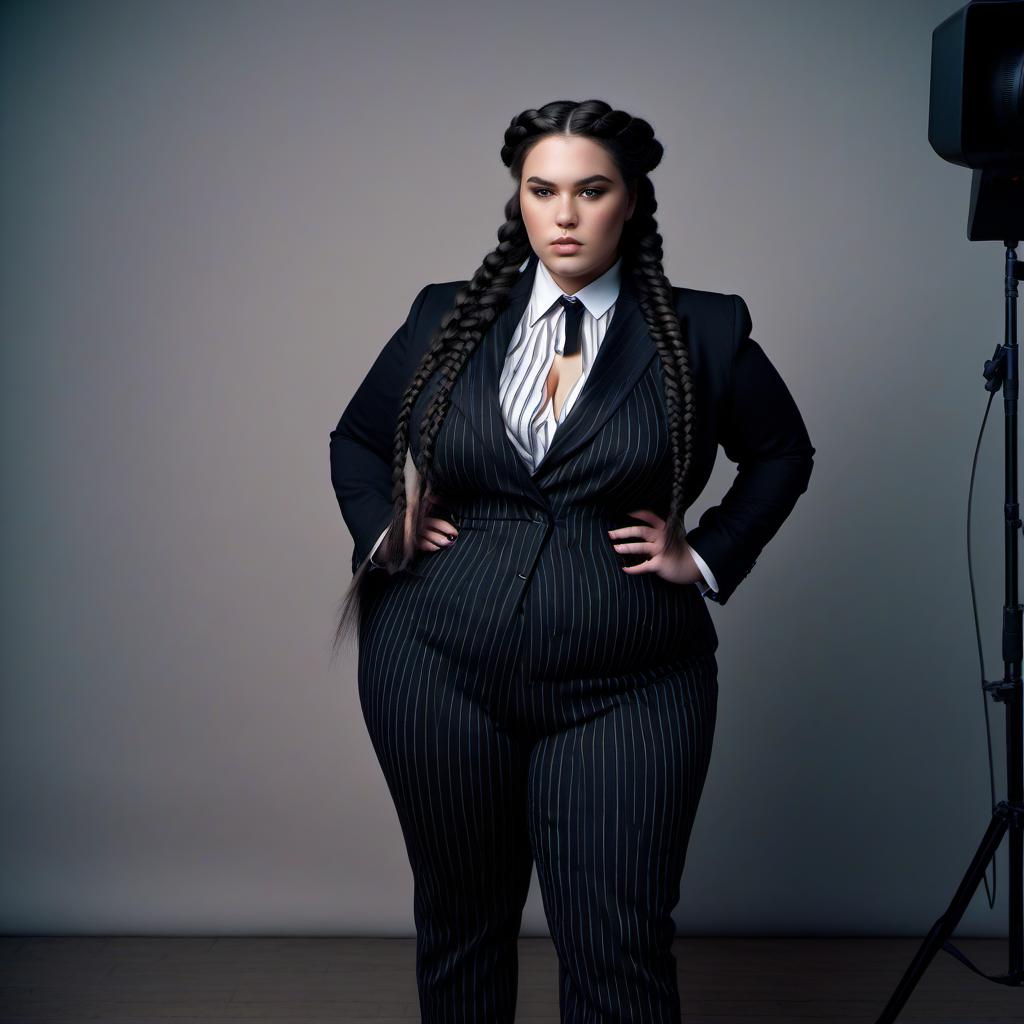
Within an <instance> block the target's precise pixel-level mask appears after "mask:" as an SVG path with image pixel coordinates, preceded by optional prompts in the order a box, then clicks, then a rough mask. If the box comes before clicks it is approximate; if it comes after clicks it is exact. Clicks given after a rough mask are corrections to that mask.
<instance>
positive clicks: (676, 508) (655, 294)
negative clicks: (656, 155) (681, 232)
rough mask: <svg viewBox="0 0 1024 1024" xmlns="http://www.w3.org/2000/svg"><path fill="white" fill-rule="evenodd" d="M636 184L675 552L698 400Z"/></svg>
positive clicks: (637, 276)
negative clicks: (668, 458)
mask: <svg viewBox="0 0 1024 1024" xmlns="http://www.w3.org/2000/svg"><path fill="white" fill-rule="evenodd" d="M637 187H638V189H639V190H640V191H642V192H645V193H648V194H649V196H648V197H647V198H645V201H643V202H639V201H638V202H637V207H636V212H635V213H634V217H633V219H634V220H636V219H637V213H639V212H640V211H641V210H642V211H643V212H642V214H641V216H640V221H641V222H640V223H638V224H637V225H636V230H637V231H638V234H639V239H640V241H639V244H638V246H637V250H636V253H635V255H634V257H633V263H632V271H633V281H634V283H635V285H636V290H637V293H638V295H639V298H640V306H641V309H642V310H643V314H644V319H645V320H646V321H647V327H648V330H649V331H650V334H651V337H652V338H653V339H654V343H655V345H656V346H657V349H658V355H659V356H660V357H661V366H662V377H663V380H664V384H665V399H666V405H667V406H668V423H669V441H670V444H671V452H672V490H671V499H670V503H669V512H668V517H667V519H666V521H665V532H666V536H665V543H666V548H668V549H669V550H671V551H673V552H676V551H679V550H681V549H682V546H683V542H684V540H685V536H686V534H685V530H684V529H683V513H684V511H685V509H686V504H687V503H686V484H687V481H688V479H689V473H690V463H691V461H692V459H693V448H694V441H693V432H694V423H695V421H696V416H697V401H696V393H695V389H694V386H693V377H692V375H691V373H690V353H689V349H688V347H687V345H686V341H685V339H684V338H683V331H682V327H681V326H680V323H679V317H678V315H677V313H676V309H675V301H674V298H673V294H672V285H671V284H670V283H669V280H668V278H666V277H665V272H664V270H663V269H662V262H661V261H662V245H661V241H662V240H661V234H660V233H659V232H658V227H657V223H656V221H655V219H654V211H655V209H657V200H656V199H655V198H654V188H653V186H652V185H651V183H650V181H649V180H648V179H647V178H642V179H640V181H639V182H638V186H637Z"/></svg>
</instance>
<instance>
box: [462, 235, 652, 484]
mask: <svg viewBox="0 0 1024 1024" xmlns="http://www.w3.org/2000/svg"><path fill="white" fill-rule="evenodd" d="M537 262H538V259H537V255H536V253H533V254H531V256H530V263H529V265H528V266H527V267H526V269H525V270H523V272H522V274H520V276H519V280H518V281H517V282H516V283H515V284H514V285H513V287H512V289H511V290H510V292H509V294H508V302H507V303H506V304H505V306H504V308H503V309H502V311H501V312H500V313H499V314H498V316H497V317H496V318H495V320H494V322H493V323H492V324H491V326H490V328H489V329H488V331H487V333H486V334H485V335H484V337H483V338H482V339H481V341H480V346H479V347H478V349H477V351H476V352H474V354H473V356H472V358H471V359H470V360H469V363H468V364H467V365H466V366H465V367H464V372H463V373H461V374H460V375H459V378H458V380H457V381H456V385H455V387H454V388H453V390H452V402H453V404H455V405H457V406H458V407H459V409H460V410H461V411H462V413H463V414H464V415H465V416H466V417H467V418H468V420H469V422H470V425H471V426H473V427H474V429H475V430H476V432H477V434H478V435H479V436H480V439H481V440H482V441H483V442H484V444H486V445H487V446H488V448H489V449H490V452H491V454H492V455H493V457H494V458H495V459H496V460H497V463H498V465H500V466H503V467H505V468H506V469H507V470H508V471H509V472H511V473H513V474H514V475H515V477H516V478H517V479H518V480H519V482H520V483H521V485H522V486H523V488H524V489H525V490H527V491H528V492H530V493H531V494H533V496H534V498H535V499H537V500H539V501H540V502H541V503H546V499H545V498H544V496H543V493H542V492H541V490H540V483H541V480H542V478H543V477H544V476H545V474H547V473H548V472H550V471H551V470H552V469H553V468H554V467H555V466H557V465H558V464H559V463H561V462H563V461H564V460H565V459H566V458H568V457H569V456H570V455H572V454H573V453H574V452H576V451H578V450H579V449H580V448H581V447H583V445H585V444H586V443H587V442H588V441H589V440H590V439H591V438H592V437H593V436H594V434H595V433H596V432H597V431H598V430H599V429H600V428H601V426H602V425H603V424H604V422H605V421H606V420H607V419H608V417H609V416H611V415H612V413H614V412H615V410H616V409H617V408H618V407H619V405H621V404H622V402H623V401H624V400H625V398H626V396H627V395H628V394H629V393H630V391H631V390H632V388H633V387H634V386H635V384H636V382H637V380H639V378H640V375H641V374H642V373H643V372H644V370H646V369H647V366H648V364H649V363H650V362H651V360H652V359H654V358H655V357H656V356H657V349H656V348H655V345H654V340H653V339H652V338H651V335H650V332H649V331H648V329H647V321H646V320H645V319H644V315H643V311H642V310H641V308H640V304H639V302H638V300H637V296H636V292H635V289H634V288H633V284H632V282H631V281H630V280H629V277H628V274H625V273H624V274H623V276H622V282H621V286H620V289H619V296H618V298H617V299H616V301H615V311H614V312H613V313H612V320H611V323H610V324H609V325H608V330H607V333H606V334H605V336H604V339H603V341H602V342H601V347H600V348H599V349H598V352H597V356H596V358H595V359H594V364H593V366H591V368H590V373H589V374H588V375H587V379H586V380H585V381H584V382H583V385H582V389H581V391H580V393H579V395H577V397H576V401H575V402H574V403H573V406H572V408H571V409H570V410H569V412H568V414H567V415H566V417H565V418H564V419H563V420H562V421H561V423H559V424H558V428H557V429H556V430H555V433H554V435H553V437H552V439H551V444H550V445H549V446H548V450H547V451H546V452H545V453H544V457H543V458H542V459H541V461H540V462H539V463H538V465H537V468H536V470H534V471H533V472H532V473H531V471H530V466H529V465H528V464H527V463H526V462H525V461H524V460H523V458H522V457H521V456H520V454H519V452H518V450H517V449H516V447H515V446H514V445H513V444H512V441H511V440H510V439H509V437H508V434H507V433H506V431H505V421H504V417H503V416H502V411H501V402H500V396H499V393H498V385H499V382H500V379H501V371H502V368H503V367H504V365H505V356H506V353H507V352H508V346H509V343H510V341H511V340H512V335H513V334H514V333H515V329H516V326H517V325H518V324H519V321H520V320H521V319H522V317H523V314H524V313H525V312H526V307H527V305H528V304H529V301H530V294H531V292H532V289H533V280H534V276H535V274H536V272H537Z"/></svg>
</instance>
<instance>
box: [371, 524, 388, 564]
mask: <svg viewBox="0 0 1024 1024" xmlns="http://www.w3.org/2000/svg"><path fill="white" fill-rule="evenodd" d="M389 529H391V524H390V523H389V524H388V525H387V526H385V527H384V529H383V530H381V532H380V536H379V537H378V538H377V540H376V542H375V543H374V545H373V547H372V548H370V566H369V568H370V569H383V568H384V566H383V565H381V564H380V562H375V561H374V560H373V553H374V552H375V551H376V550H377V548H379V547H380V542H381V541H382V540H383V539H384V534H386V533H387V532H388V530H389Z"/></svg>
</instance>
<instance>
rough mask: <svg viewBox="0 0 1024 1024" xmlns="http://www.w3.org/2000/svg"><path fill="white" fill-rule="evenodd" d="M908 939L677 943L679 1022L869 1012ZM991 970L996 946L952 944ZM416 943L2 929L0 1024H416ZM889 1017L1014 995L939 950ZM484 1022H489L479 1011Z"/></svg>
mask: <svg viewBox="0 0 1024 1024" xmlns="http://www.w3.org/2000/svg"><path fill="white" fill-rule="evenodd" d="M917 946H918V942H917V941H915V940H909V939H908V940H901V939H677V940H676V943H675V946H674V952H675V955H676V960H677V963H678V966H679V987H680V993H681V996H682V1002H683V1021H684V1024H705V1022H706V1024H753V1022H757V1024H766V1022H772V1021H786V1022H798V1024H827V1022H835V1021H838V1022H852V1021H864V1022H865V1024H868V1022H872V1024H873V1022H874V1021H875V1020H876V1018H877V1015H878V1013H879V1012H880V1011H881V1009H882V1007H883V1006H884V1005H885V1003H886V1001H887V1000H888V998H889V996H890V994H891V992H892V989H893V987H894V986H895V984H896V982H897V981H898V980H899V978H900V976H901V975H902V973H903V971H904V969H905V968H906V966H907V964H908V963H909V961H910V959H911V957H912V955H913V953H914V951H915V950H916V949H917ZM956 946H957V947H958V948H959V949H961V950H962V951H963V952H964V953H966V955H967V956H968V957H970V958H971V960H973V961H974V963H976V964H977V965H978V966H979V967H980V968H981V969H982V970H984V971H987V972H988V973H990V974H1001V973H1003V972H1005V970H1006V968H1007V964H1008V961H1007V947H1006V943H1005V942H1003V941H998V940H971V939H963V940H960V941H957V942H956ZM519 949H520V979H519V1004H518V1013H517V1017H516V1019H517V1021H530V1022H550V1024H557V1022H558V987H557V982H558V969H557V962H556V960H555V954H554V949H553V947H552V945H551V941H550V940H549V939H547V938H544V939H528V938H524V939H521V940H520V946H519ZM414 962H415V943H414V940H412V939H361V938H345V939H329V938H323V939H320V938H270V939H261V938H220V939H217V938H132V937H125V938H71V937H54V938H38V937H24V938H19V937H17V936H8V937H2V938H0V1021H3V1022H4V1024H13V1022H18V1024H23V1022H24V1024H29V1022H32V1024H45V1022H50V1024H58V1022H60V1024H64V1022H70V1021H86V1020H93V1021H115V1022H121V1024H148V1022H160V1024H214V1022H215V1024H235V1022H239V1024H240V1022H243V1021H244V1022H247V1024H253V1022H258V1024H300V1022H302V1024H305V1022H310V1024H314V1022H315V1024H342V1022H348V1021H374V1022H376V1024H396V1022H399V1021H406V1022H407V1021H418V1020H419V1012H418V1006H417V1001H416V980H415V973H414ZM899 1021H900V1022H907V1024H909V1022H924V1021H927V1022H928V1024H947V1022H948V1024H953V1022H959V1021H970V1022H972V1024H1008V1022H1011V1021H1013V1022H1016V1024H1021V1022H1024V989H1020V988H1008V987H1006V986H1004V985H997V984H993V983H991V982H988V981H986V980H984V979H983V978H979V977H978V976H977V975H976V974H974V973H973V972H972V971H970V970H968V969H967V968H966V967H964V966H963V965H961V964H960V963H959V961H957V960H955V959H954V958H953V957H952V956H950V955H949V954H948V953H940V954H939V955H938V956H937V957H936V959H935V960H934V961H933V962H932V964H931V966H930V967H929V969H928V972H927V973H926V974H925V976H924V978H923V979H922V981H921V982H920V984H919V985H918V986H917V988H916V990H915V991H914V994H913V996H912V997H911V1000H910V1003H909V1004H908V1005H907V1007H906V1008H905V1009H904V1011H903V1013H902V1014H901V1015H900V1017H899ZM480 1024H487V1022H484V1021H481V1022H480Z"/></svg>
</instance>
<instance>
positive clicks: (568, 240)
mask: <svg viewBox="0 0 1024 1024" xmlns="http://www.w3.org/2000/svg"><path fill="white" fill-rule="evenodd" d="M551 244H552V245H582V244H583V243H582V242H581V241H580V240H579V239H578V238H573V237H572V235H567V236H566V237H565V238H556V239H555V240H554V241H553V242H552V243H551Z"/></svg>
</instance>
